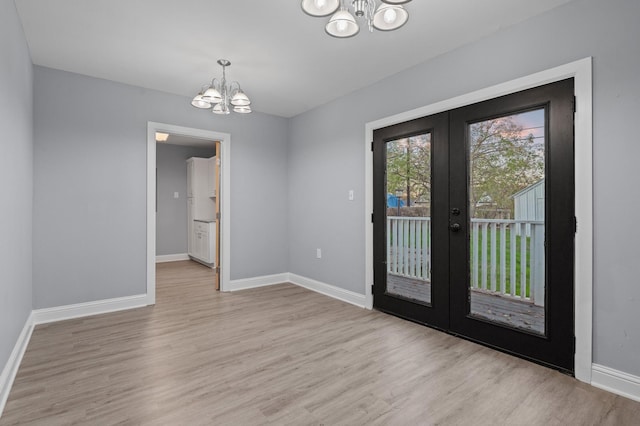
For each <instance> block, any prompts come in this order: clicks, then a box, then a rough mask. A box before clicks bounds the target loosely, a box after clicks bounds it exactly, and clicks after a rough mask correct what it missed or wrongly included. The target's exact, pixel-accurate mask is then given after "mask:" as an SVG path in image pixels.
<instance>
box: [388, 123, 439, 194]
mask: <svg viewBox="0 0 640 426" xmlns="http://www.w3.org/2000/svg"><path fill="white" fill-rule="evenodd" d="M430 136H431V135H430V134H424V135H418V136H412V137H410V138H404V139H398V140H396V141H393V142H388V143H387V193H390V194H395V193H396V192H397V191H398V190H401V191H402V192H403V194H404V198H405V201H406V202H407V205H408V206H410V205H412V204H413V203H415V202H416V201H420V202H428V201H431V137H430Z"/></svg>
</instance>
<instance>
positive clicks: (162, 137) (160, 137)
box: [156, 132, 169, 142]
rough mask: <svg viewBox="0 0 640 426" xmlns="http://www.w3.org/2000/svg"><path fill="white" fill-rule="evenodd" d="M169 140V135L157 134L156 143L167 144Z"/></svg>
mask: <svg viewBox="0 0 640 426" xmlns="http://www.w3.org/2000/svg"><path fill="white" fill-rule="evenodd" d="M167 139H169V134H168V133H160V132H156V142H166V141H167Z"/></svg>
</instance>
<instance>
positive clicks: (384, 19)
mask: <svg viewBox="0 0 640 426" xmlns="http://www.w3.org/2000/svg"><path fill="white" fill-rule="evenodd" d="M408 19H409V13H408V12H407V11H406V10H405V9H404V7H402V6H400V5H394V4H388V3H382V4H381V5H380V6H379V7H378V9H377V10H376V13H375V14H374V15H373V27H374V28H375V29H376V30H380V31H393V30H397V29H398V28H400V27H401V26H403V25H404V24H406V23H407V20H408Z"/></svg>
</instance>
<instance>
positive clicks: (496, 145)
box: [469, 117, 544, 217]
mask: <svg viewBox="0 0 640 426" xmlns="http://www.w3.org/2000/svg"><path fill="white" fill-rule="evenodd" d="M522 133H523V129H522V126H519V125H517V124H516V123H515V122H514V120H513V118H512V117H504V118H497V119H494V120H487V121H482V122H479V123H474V124H472V125H470V126H469V139H470V146H469V160H470V161H469V162H470V164H469V167H470V172H471V174H470V179H471V182H470V188H469V201H470V203H469V204H470V207H471V212H470V213H471V217H478V216H477V215H475V209H476V208H477V207H479V206H481V205H483V204H485V205H487V204H488V205H490V206H491V207H492V208H493V209H495V210H497V209H505V210H510V211H513V198H512V195H513V194H515V193H516V192H518V191H520V190H522V189H524V188H526V187H527V186H529V185H532V184H533V183H535V182H537V181H539V180H540V179H542V178H543V177H544V149H543V147H542V146H540V145H538V144H536V141H535V139H534V137H533V135H531V134H529V135H526V136H523V135H522Z"/></svg>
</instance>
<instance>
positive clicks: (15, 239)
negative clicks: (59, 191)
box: [0, 0, 33, 371]
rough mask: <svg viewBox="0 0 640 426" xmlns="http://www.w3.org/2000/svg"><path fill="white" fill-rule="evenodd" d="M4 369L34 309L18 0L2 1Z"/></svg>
mask: <svg viewBox="0 0 640 426" xmlns="http://www.w3.org/2000/svg"><path fill="white" fill-rule="evenodd" d="M0 94H1V95H0V129H2V141H1V142H0V146H1V147H2V155H0V188H1V189H0V193H1V194H2V198H1V199H0V371H1V370H2V369H3V368H4V365H5V364H6V362H7V360H8V359H9V355H10V354H11V351H12V349H13V347H14V345H15V344H16V341H17V339H18V336H19V335H20V331H21V330H22V328H23V327H24V325H25V322H26V320H27V317H28V316H29V314H30V313H31V281H32V280H31V250H32V226H31V218H32V211H33V209H32V203H33V201H32V200H33V69H32V66H31V58H30V56H29V51H28V48H27V43H26V40H25V38H24V34H23V32H22V26H21V24H20V21H19V19H18V14H17V13H16V10H15V5H14V3H13V0H0Z"/></svg>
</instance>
